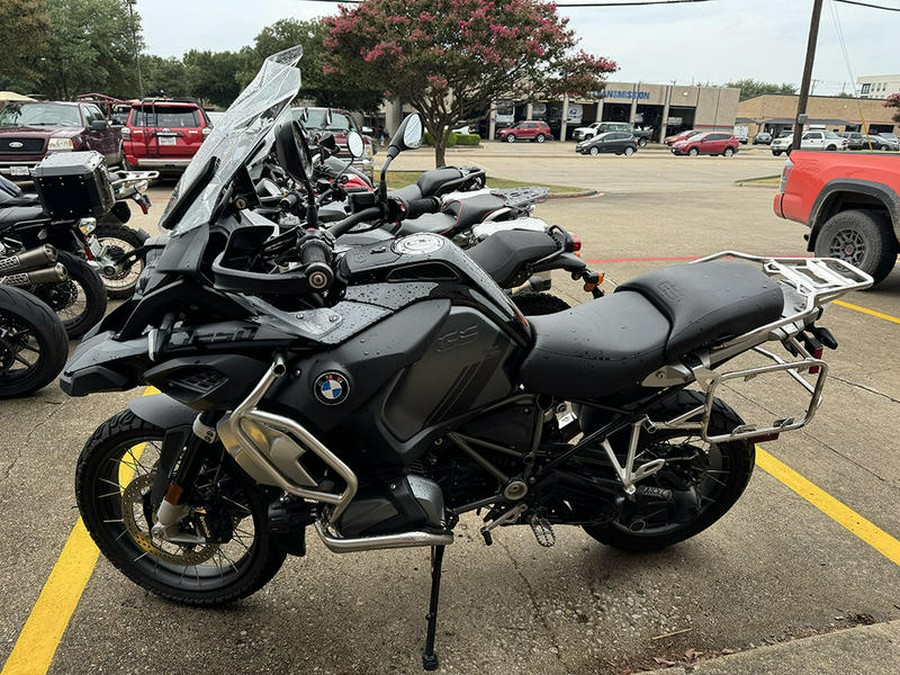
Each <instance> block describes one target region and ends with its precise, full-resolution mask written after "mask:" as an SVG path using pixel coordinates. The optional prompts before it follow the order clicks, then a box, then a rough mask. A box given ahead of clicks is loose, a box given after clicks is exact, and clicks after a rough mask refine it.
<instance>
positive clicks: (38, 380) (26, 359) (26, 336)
mask: <svg viewBox="0 0 900 675" xmlns="http://www.w3.org/2000/svg"><path fill="white" fill-rule="evenodd" d="M68 353H69V340H68V339H67V338H66V331H65V329H64V328H63V327H62V324H61V323H60V321H59V319H58V318H57V316H56V315H55V314H54V313H53V311H52V310H51V309H50V308H49V307H47V305H45V304H44V303H43V302H41V301H40V300H38V299H37V298H36V297H34V296H33V295H31V294H30V293H26V292H25V291H22V290H19V289H18V288H12V287H10V286H2V285H0V398H8V397H10V396H22V395H24V394H30V393H31V392H33V391H37V390H38V389H40V388H41V387H43V386H45V385H47V384H49V383H50V382H52V381H53V379H54V378H55V377H56V376H57V375H59V372H60V371H61V370H62V369H63V366H64V365H65V364H66V356H67V355H68Z"/></svg>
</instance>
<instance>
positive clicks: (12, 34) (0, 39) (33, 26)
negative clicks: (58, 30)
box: [0, 0, 50, 91]
mask: <svg viewBox="0 0 900 675" xmlns="http://www.w3.org/2000/svg"><path fill="white" fill-rule="evenodd" d="M49 28H50V16H49V15H48V14H47V8H46V6H45V4H44V2H43V0H2V2H0V45H3V46H2V48H0V89H16V88H22V89H27V90H29V91H30V90H31V89H32V88H33V87H34V84H33V83H34V81H35V80H36V78H37V75H38V72H37V70H36V68H35V65H36V63H38V59H40V57H42V56H43V54H44V52H45V51H46V49H47V31H48V30H49Z"/></svg>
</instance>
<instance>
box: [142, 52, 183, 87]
mask: <svg viewBox="0 0 900 675" xmlns="http://www.w3.org/2000/svg"><path fill="white" fill-rule="evenodd" d="M141 73H142V75H143V78H144V92H145V93H146V94H147V95H148V96H159V95H161V94H165V95H166V96H173V97H175V96H191V95H192V92H191V85H190V82H189V80H188V72H187V68H186V67H185V65H184V62H183V61H182V60H181V59H179V58H176V57H174V56H170V57H169V58H163V57H161V56H155V55H152V54H144V55H142V56H141Z"/></svg>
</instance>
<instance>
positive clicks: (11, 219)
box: [0, 205, 47, 231]
mask: <svg viewBox="0 0 900 675" xmlns="http://www.w3.org/2000/svg"><path fill="white" fill-rule="evenodd" d="M46 217H47V216H46V215H44V209H43V207H42V206H40V205H37V206H9V207H4V208H0V231H3V230H7V229H9V228H11V227H12V226H14V225H16V224H18V223H23V222H25V221H27V220H41V219H42V218H46Z"/></svg>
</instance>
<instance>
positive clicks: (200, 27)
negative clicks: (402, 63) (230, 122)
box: [138, 0, 900, 95]
mask: <svg viewBox="0 0 900 675" xmlns="http://www.w3.org/2000/svg"><path fill="white" fill-rule="evenodd" d="M560 1H561V2H582V1H584V2H587V1H589V0H560ZM611 1H615V0H611ZM872 1H874V2H875V3H876V4H881V5H889V6H893V7H897V8H900V0H872ZM812 4H813V3H812V0H712V1H710V2H700V3H694V4H682V5H678V6H669V7H660V6H649V7H622V8H589V7H585V8H581V9H578V8H560V9H559V10H558V11H559V12H560V13H561V14H564V15H565V16H568V17H570V18H571V24H570V25H571V26H572V27H573V28H574V29H575V31H576V32H577V34H578V36H579V37H580V38H581V46H582V47H583V48H584V49H585V50H586V51H589V52H592V53H594V54H599V55H602V56H607V57H610V58H612V59H614V60H615V61H616V62H617V63H618V64H619V68H620V70H619V72H617V73H615V74H614V75H613V76H612V77H611V79H613V80H620V81H628V82H631V81H642V82H652V83H666V82H670V81H672V80H676V81H677V82H678V83H680V84H683V83H691V82H700V83H705V82H710V83H714V84H719V83H724V82H727V81H728V80H734V79H741V78H744V77H754V78H756V79H762V80H765V81H769V82H792V83H794V84H799V82H800V77H801V75H802V72H803V58H804V54H805V51H806V39H807V34H808V30H809V17H810V11H811V8H812ZM138 9H139V11H140V13H141V17H142V18H143V26H144V39H145V41H146V42H147V48H148V51H149V52H150V53H153V54H159V55H160V56H180V55H181V54H183V53H184V52H185V51H187V50H188V49H192V48H195V49H211V50H236V49H240V48H241V47H242V46H244V45H248V44H251V43H252V42H253V38H254V37H255V36H256V34H257V33H258V32H259V31H260V29H261V28H263V27H264V26H266V25H267V24H270V23H272V22H274V21H277V20H278V19H281V18H285V17H294V18H298V19H311V18H315V17H320V16H325V15H327V14H331V13H334V12H335V11H336V6H335V5H330V4H327V3H322V2H310V1H308V0H252V2H249V3H248V2H247V1H246V0H217V1H216V2H208V1H206V2H185V1H184V0H138ZM835 12H836V15H837V19H838V22H837V24H836V22H835ZM838 25H839V26H840V28H841V29H842V30H843V35H844V39H845V44H846V47H847V54H848V57H849V61H850V63H849V66H850V68H851V69H852V73H853V77H851V75H850V70H848V65H847V62H846V61H845V59H844V56H843V53H842V50H841V46H840V41H839V39H838V31H837V27H838ZM898 42H900V12H886V11H879V10H875V9H867V8H863V7H856V6H852V5H846V4H838V3H833V0H825V6H824V11H823V13H822V25H821V28H820V31H819V47H818V50H817V53H816V67H815V72H814V74H813V77H814V78H815V79H816V80H818V81H817V82H816V83H815V90H814V93H818V94H832V95H833V94H837V93H839V92H840V91H841V89H842V87H846V90H847V91H848V93H849V92H850V91H851V88H850V85H849V83H850V82H851V81H852V80H854V79H855V78H856V77H858V76H860V75H879V74H892V73H900V50H898V49H897V45H898ZM301 67H302V62H301Z"/></svg>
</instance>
